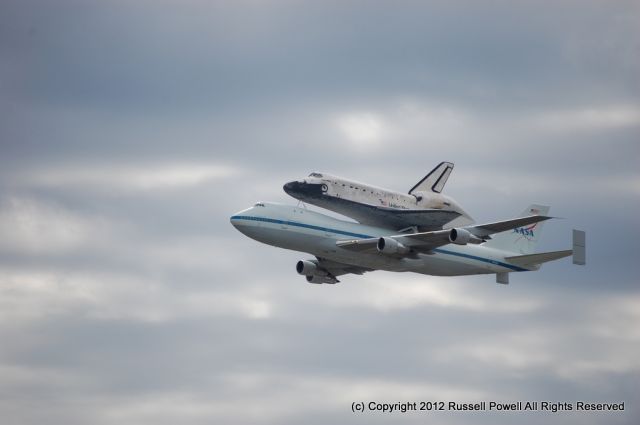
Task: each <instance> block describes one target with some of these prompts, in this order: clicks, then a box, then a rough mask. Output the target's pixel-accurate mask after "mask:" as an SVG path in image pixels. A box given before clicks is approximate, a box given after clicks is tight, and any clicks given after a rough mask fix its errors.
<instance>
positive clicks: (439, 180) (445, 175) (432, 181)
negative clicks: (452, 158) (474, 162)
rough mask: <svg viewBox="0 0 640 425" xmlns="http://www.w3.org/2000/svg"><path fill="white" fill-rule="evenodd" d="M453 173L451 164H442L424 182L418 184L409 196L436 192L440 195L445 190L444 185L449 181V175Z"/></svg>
mask: <svg viewBox="0 0 640 425" xmlns="http://www.w3.org/2000/svg"><path fill="white" fill-rule="evenodd" d="M452 171H453V164H452V163H451V162H441V163H440V164H438V165H437V166H436V168H434V169H433V170H431V172H429V174H427V175H426V176H424V178H423V179H422V180H420V181H419V182H418V184H416V185H415V186H413V187H412V188H411V190H410V191H409V195H411V193H413V192H435V193H440V192H442V189H444V185H445V183H446V182H447V180H448V179H449V175H451V172H452Z"/></svg>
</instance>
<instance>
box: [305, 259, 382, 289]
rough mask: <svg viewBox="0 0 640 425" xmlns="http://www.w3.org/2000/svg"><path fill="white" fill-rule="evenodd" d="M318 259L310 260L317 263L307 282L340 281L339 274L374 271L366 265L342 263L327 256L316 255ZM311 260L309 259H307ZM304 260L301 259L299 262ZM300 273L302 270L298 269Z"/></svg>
mask: <svg viewBox="0 0 640 425" xmlns="http://www.w3.org/2000/svg"><path fill="white" fill-rule="evenodd" d="M316 258H317V260H310V262H312V263H313V264H315V268H314V272H313V274H310V275H307V282H309V283H338V282H340V281H339V280H338V278H337V277H338V276H341V275H344V274H348V273H353V274H363V273H365V272H369V271H373V269H369V268H366V267H360V266H352V265H351V264H346V263H340V262H337V261H333V260H327V259H326V258H322V257H316ZM307 262H309V260H307ZM302 263H304V262H302V261H300V262H298V264H302ZM298 273H301V274H302V272H301V271H300V270H298Z"/></svg>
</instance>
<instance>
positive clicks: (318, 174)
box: [309, 173, 322, 178]
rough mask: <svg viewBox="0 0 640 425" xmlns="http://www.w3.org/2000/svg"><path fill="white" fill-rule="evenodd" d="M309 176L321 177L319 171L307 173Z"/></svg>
mask: <svg viewBox="0 0 640 425" xmlns="http://www.w3.org/2000/svg"><path fill="white" fill-rule="evenodd" d="M309 177H320V178H322V174H320V173H311V174H309Z"/></svg>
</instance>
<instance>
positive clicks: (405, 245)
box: [336, 215, 551, 255]
mask: <svg viewBox="0 0 640 425" xmlns="http://www.w3.org/2000/svg"><path fill="white" fill-rule="evenodd" d="M550 218H551V217H548V216H544V215H531V216H526V217H519V218H514V219H510V220H503V221H496V222H493V223H486V224H480V225H475V226H465V227H460V228H454V229H446V230H436V231H433V232H419V233H409V234H403V235H402V234H401V235H392V236H386V237H384V238H368V239H350V240H339V241H337V242H336V245H337V246H338V247H340V248H344V249H348V250H350V251H356V252H362V253H374V252H376V251H378V250H379V249H378V248H380V244H381V243H382V240H384V241H385V242H384V243H382V248H383V249H384V247H385V244H386V245H389V246H391V244H389V243H388V242H387V240H388V239H392V240H393V241H394V242H393V245H394V247H393V248H391V247H389V248H388V250H389V252H390V253H393V254H398V255H410V254H411V251H412V250H413V251H420V252H428V251H430V250H432V249H434V248H438V247H440V246H444V245H447V244H450V243H452V240H456V239H460V242H459V243H462V242H464V243H462V244H463V245H464V244H466V243H473V244H480V243H483V242H486V240H487V239H491V237H490V235H492V234H494V233H500V232H504V231H506V230H511V229H515V228H518V227H522V226H526V225H527V224H532V223H537V222H539V221H544V220H548V219H550ZM465 240H466V241H465ZM396 242H397V243H398V244H400V245H399V246H397V245H395V243H396ZM392 250H395V251H396V252H392Z"/></svg>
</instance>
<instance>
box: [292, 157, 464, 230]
mask: <svg viewBox="0 0 640 425" xmlns="http://www.w3.org/2000/svg"><path fill="white" fill-rule="evenodd" d="M452 171H453V163H451V162H441V163H440V164H438V166H436V167H435V168H434V169H433V170H431V172H430V173H429V174H427V175H426V176H425V177H424V178H423V179H422V180H420V181H419V182H418V183H417V184H416V185H415V186H413V187H412V188H411V189H410V190H409V192H408V193H401V192H396V191H393V190H388V189H382V188H379V187H376V186H371V185H369V184H364V183H360V182H356V181H353V180H348V179H344V178H341V177H337V176H333V175H330V174H326V173H318V172H313V173H311V174H309V176H308V177H306V178H304V179H301V180H295V181H291V182H288V183H286V184H285V185H284V187H283V189H284V191H285V192H286V193H287V194H289V195H290V196H292V197H294V198H296V199H298V200H300V201H302V202H305V203H309V204H313V205H316V206H318V207H321V208H325V209H328V210H331V211H334V212H337V213H339V214H342V215H345V216H347V217H350V218H352V219H354V220H356V221H358V222H359V223H361V224H366V225H370V226H378V227H383V228H388V229H393V230H396V231H405V230H412V231H419V232H426V231H432V230H440V229H447V228H453V227H456V226H465V225H469V224H473V223H474V220H473V219H472V218H471V216H470V215H469V214H467V212H465V211H464V210H463V209H462V207H461V206H460V205H459V204H458V203H457V202H456V201H455V200H453V199H452V198H450V197H448V196H446V195H443V194H442V190H443V189H444V185H445V184H446V183H447V180H448V179H449V176H450V175H451V172H452Z"/></svg>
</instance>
